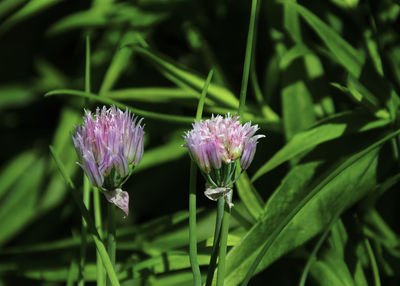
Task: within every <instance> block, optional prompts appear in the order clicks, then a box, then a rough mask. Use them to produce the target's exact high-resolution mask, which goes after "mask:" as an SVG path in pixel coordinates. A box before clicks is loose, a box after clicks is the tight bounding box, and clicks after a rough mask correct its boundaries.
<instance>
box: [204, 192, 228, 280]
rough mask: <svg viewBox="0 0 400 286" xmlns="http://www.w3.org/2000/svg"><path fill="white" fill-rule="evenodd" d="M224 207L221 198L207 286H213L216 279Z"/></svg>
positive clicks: (223, 200) (222, 198)
mask: <svg viewBox="0 0 400 286" xmlns="http://www.w3.org/2000/svg"><path fill="white" fill-rule="evenodd" d="M224 205H225V199H224V197H221V198H219V199H218V208H217V218H216V221H215V231H214V241H213V248H212V252H211V259H210V264H209V266H208V271H207V280H206V286H211V283H212V280H213V277H214V271H215V266H216V264H217V257H218V250H219V242H220V237H221V235H220V234H221V225H222V218H223V216H224Z"/></svg>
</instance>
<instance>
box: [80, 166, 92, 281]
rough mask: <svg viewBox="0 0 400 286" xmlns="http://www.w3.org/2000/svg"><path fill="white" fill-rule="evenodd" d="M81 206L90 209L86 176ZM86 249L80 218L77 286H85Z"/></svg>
mask: <svg viewBox="0 0 400 286" xmlns="http://www.w3.org/2000/svg"><path fill="white" fill-rule="evenodd" d="M83 176H84V177H83V194H82V199H83V204H84V205H85V207H86V208H87V209H90V207H89V206H90V184H89V180H88V178H87V177H86V175H85V174H84V175H83ZM86 249H87V225H86V223H85V220H84V219H83V218H82V234H81V249H80V255H81V257H80V260H79V273H78V286H84V285H85V277H83V271H84V269H85V263H86Z"/></svg>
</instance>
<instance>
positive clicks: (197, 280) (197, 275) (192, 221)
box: [189, 69, 214, 286]
mask: <svg viewBox="0 0 400 286" xmlns="http://www.w3.org/2000/svg"><path fill="white" fill-rule="evenodd" d="M213 74H214V69H211V70H210V72H209V73H208V76H207V79H206V82H205V83H204V87H203V90H202V92H201V96H200V100H199V103H198V105H197V111H196V120H197V121H200V119H201V117H202V114H203V107H204V101H205V98H206V95H207V90H208V86H209V85H210V82H211V79H212V76H213ZM196 182H197V173H196V164H195V163H194V162H193V161H192V162H190V181H189V258H190V265H191V266H192V272H193V285H194V286H201V272H200V267H199V261H198V258H197V231H196Z"/></svg>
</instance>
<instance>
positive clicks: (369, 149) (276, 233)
mask: <svg viewBox="0 0 400 286" xmlns="http://www.w3.org/2000/svg"><path fill="white" fill-rule="evenodd" d="M398 134H400V130H397V131H395V132H392V133H390V134H388V135H387V136H385V137H383V138H382V139H380V140H378V141H377V142H375V143H374V144H372V145H370V146H369V147H367V148H365V149H364V150H362V151H361V152H358V153H357V154H355V155H353V156H351V157H350V158H349V159H348V160H346V161H345V162H344V163H343V164H342V165H340V166H339V167H338V168H336V169H334V171H333V172H332V173H330V174H328V175H327V176H326V178H325V179H323V180H322V181H321V182H320V183H319V184H318V185H317V186H316V187H315V188H313V189H312V190H311V191H310V193H309V194H308V195H307V196H306V197H305V198H304V199H303V200H302V201H301V202H300V203H299V204H298V205H297V206H296V207H295V208H294V209H292V211H291V212H290V213H289V215H287V216H286V217H285V218H284V219H283V220H282V222H281V223H280V224H279V226H278V227H277V228H276V229H275V230H274V231H273V233H272V234H271V236H270V237H269V239H268V240H267V241H266V242H265V243H264V245H263V247H262V249H261V250H260V252H259V253H258V255H257V257H256V259H255V260H254V261H253V263H252V264H251V266H250V268H249V270H248V271H247V273H246V276H245V278H244V280H243V282H242V284H241V286H246V285H247V284H248V282H249V281H250V279H251V277H252V276H253V273H254V272H255V270H256V268H257V266H258V264H259V263H260V262H261V260H262V258H263V257H264V255H265V253H266V252H267V251H268V250H269V248H270V247H271V245H272V244H273V243H274V242H275V240H276V239H277V237H278V236H279V234H280V233H281V232H282V230H283V229H284V228H285V226H286V225H287V224H288V223H289V222H290V221H291V220H292V219H293V218H294V217H295V216H296V215H297V214H298V213H299V212H300V211H301V209H302V208H303V207H304V206H305V205H306V204H307V203H308V202H310V201H311V199H312V198H313V197H314V196H315V195H316V194H317V193H318V192H319V191H320V190H321V189H323V188H324V187H325V186H326V185H328V184H329V183H330V182H331V181H332V180H334V179H335V177H337V176H338V175H339V174H340V173H342V172H343V171H344V170H346V169H347V168H349V167H351V166H352V164H354V163H355V162H357V161H359V160H360V159H362V158H364V156H365V155H367V154H368V153H370V152H372V151H373V150H375V149H376V148H379V147H380V146H381V145H382V144H383V143H385V142H387V141H388V140H390V139H392V138H394V137H395V136H397V135H398Z"/></svg>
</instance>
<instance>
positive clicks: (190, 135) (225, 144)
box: [184, 113, 265, 173]
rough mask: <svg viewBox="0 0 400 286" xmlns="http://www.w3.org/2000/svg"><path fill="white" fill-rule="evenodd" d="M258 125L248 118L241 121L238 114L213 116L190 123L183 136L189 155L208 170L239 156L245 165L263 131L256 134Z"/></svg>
mask: <svg viewBox="0 0 400 286" xmlns="http://www.w3.org/2000/svg"><path fill="white" fill-rule="evenodd" d="M258 129H259V128H258V126H257V125H253V126H252V125H251V123H250V122H247V123H245V124H244V125H242V124H241V123H240V121H239V116H233V117H232V116H231V115H230V114H229V113H228V115H226V116H225V118H223V117H222V116H221V115H217V116H214V115H213V116H212V117H211V119H208V120H200V122H197V121H196V122H195V123H194V124H193V129H192V130H191V131H188V132H186V133H185V136H184V139H185V141H186V145H185V146H187V147H188V149H189V154H190V156H191V158H192V159H193V160H194V161H195V162H196V163H197V165H198V166H199V168H200V169H201V170H202V171H203V172H205V173H210V172H211V170H212V169H214V170H218V169H220V168H221V164H222V163H225V164H230V163H232V162H234V161H236V160H237V159H239V158H241V160H240V165H241V168H242V169H243V170H245V169H247V168H248V167H249V166H250V164H251V162H252V161H253V158H254V154H255V152H256V145H257V141H258V139H260V138H262V137H265V135H255V136H254V134H255V133H256V131H257V130H258Z"/></svg>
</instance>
